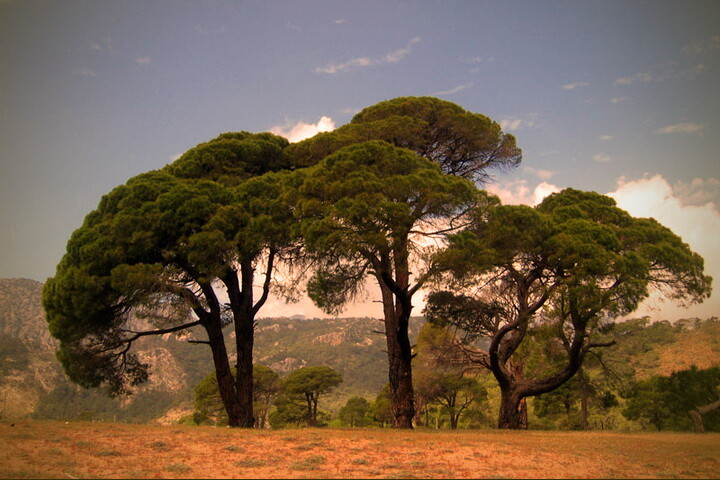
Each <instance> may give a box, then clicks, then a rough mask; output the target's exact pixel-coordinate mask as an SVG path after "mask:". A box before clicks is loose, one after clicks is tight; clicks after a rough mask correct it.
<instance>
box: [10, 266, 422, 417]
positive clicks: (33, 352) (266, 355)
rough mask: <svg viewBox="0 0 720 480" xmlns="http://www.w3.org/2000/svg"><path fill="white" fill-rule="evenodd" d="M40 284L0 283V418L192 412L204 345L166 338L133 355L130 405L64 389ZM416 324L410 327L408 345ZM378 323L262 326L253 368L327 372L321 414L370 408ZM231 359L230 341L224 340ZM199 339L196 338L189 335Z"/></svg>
mask: <svg viewBox="0 0 720 480" xmlns="http://www.w3.org/2000/svg"><path fill="white" fill-rule="evenodd" d="M41 297H42V284H41V283H39V282H36V281H33V280H27V279H0V417H11V418H18V417H23V416H27V415H31V414H33V415H34V416H36V417H40V418H57V419H69V418H77V417H80V418H95V419H115V420H123V421H139V422H144V421H148V420H151V419H154V418H158V417H164V416H166V415H165V414H166V412H167V411H174V412H175V414H174V415H172V414H171V415H170V416H169V418H174V417H177V416H178V415H180V414H181V413H184V412H186V411H187V409H188V408H189V407H190V406H191V405H192V400H193V387H194V386H195V385H196V384H197V383H198V382H199V381H200V380H201V379H202V378H204V377H205V376H206V375H207V374H209V373H210V372H211V371H212V361H211V358H210V355H209V351H208V350H207V347H206V346H205V345H198V344H189V343H187V342H186V341H183V340H179V339H178V338H177V337H175V336H173V335H165V336H162V337H146V338H143V339H142V342H138V345H137V346H138V353H139V355H140V357H141V358H142V359H143V360H146V361H147V362H148V363H149V364H150V365H151V366H152V368H151V375H150V380H149V382H148V383H146V384H145V385H143V386H142V387H141V388H139V389H138V391H137V393H135V394H134V395H132V396H131V397H127V398H121V399H109V398H107V397H106V396H105V395H104V394H103V392H102V391H99V390H84V389H81V388H79V387H77V386H76V385H74V384H72V383H70V382H69V381H68V380H67V379H66V378H65V376H64V374H63V373H62V369H61V367H60V366H59V364H58V362H57V361H56V359H55V349H56V346H57V342H56V340H55V339H53V338H52V337H51V336H50V334H49V332H48V330H47V324H46V322H45V318H44V312H43V310H42V306H41ZM420 324H421V320H420V319H418V318H415V319H413V321H412V324H411V336H412V337H414V336H415V335H416V334H417V332H418V330H419V327H420ZM379 329H382V323H381V322H380V321H378V320H377V319H372V318H337V319H305V318H302V317H293V318H265V319H260V320H259V321H258V328H257V333H256V342H255V358H256V362H258V363H262V364H265V365H268V366H270V367H271V368H273V369H274V370H276V371H277V372H278V373H280V374H281V375H286V374H287V373H289V372H290V371H292V370H295V369H297V368H300V367H302V366H306V365H328V366H330V367H332V368H335V369H336V370H338V371H340V372H341V373H342V375H343V378H344V382H343V384H342V386H341V387H340V388H339V389H338V390H337V391H336V392H335V393H334V394H333V395H332V396H328V397H327V398H326V399H325V405H323V406H322V407H323V408H325V409H329V410H332V411H336V410H338V409H339V408H340V406H342V404H343V403H344V400H345V399H346V398H347V397H348V396H350V395H364V396H366V397H367V398H368V400H371V399H372V398H373V397H374V396H375V395H376V394H377V392H379V391H380V390H381V389H382V387H383V385H384V384H385V382H387V373H386V372H387V367H386V362H387V359H386V354H385V353H384V349H385V339H384V336H383V335H381V334H378V333H377V332H375V330H379ZM228 333H229V334H228V347H229V350H230V351H231V352H232V351H233V350H234V348H233V346H232V343H233V342H232V333H230V332H228ZM193 335H194V336H195V337H196V338H203V333H202V332H201V331H196V332H194V334H193Z"/></svg>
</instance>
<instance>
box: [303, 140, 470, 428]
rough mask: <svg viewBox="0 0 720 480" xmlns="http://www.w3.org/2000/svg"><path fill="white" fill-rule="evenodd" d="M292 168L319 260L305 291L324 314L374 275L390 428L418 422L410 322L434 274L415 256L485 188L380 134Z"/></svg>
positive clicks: (311, 248) (310, 247)
mask: <svg viewBox="0 0 720 480" xmlns="http://www.w3.org/2000/svg"><path fill="white" fill-rule="evenodd" d="M294 173H295V175H294V177H293V178H292V180H291V181H292V184H291V186H290V189H289V191H291V192H293V193H294V194H295V195H296V198H294V199H293V202H292V203H294V204H295V205H297V210H296V212H297V215H298V216H299V218H300V219H301V224H300V226H301V232H302V237H303V239H304V242H305V246H306V249H307V251H308V253H309V254H310V255H312V256H313V257H314V258H315V260H316V261H317V264H318V269H317V271H316V272H315V273H314V276H313V278H312V279H311V280H310V281H309V282H308V286H307V290H308V294H309V296H310V297H311V298H312V299H313V301H314V302H315V304H316V305H318V306H319V307H320V308H322V309H324V310H325V311H326V312H329V313H337V312H338V311H340V310H341V308H342V307H343V306H344V305H345V304H346V303H347V302H349V301H350V300H352V299H353V298H354V297H355V296H356V295H357V294H358V293H359V292H360V291H361V289H362V287H363V281H364V279H365V276H366V274H369V275H371V276H372V277H373V278H374V279H375V281H376V282H377V284H378V286H379V289H380V293H381V298H382V303H383V313H384V322H385V336H386V340H387V353H388V361H389V378H390V385H391V390H392V393H393V415H394V420H393V425H394V426H395V427H401V428H412V418H413V416H414V413H415V412H414V406H413V388H412V368H411V359H412V352H411V348H410V340H409V337H408V323H409V320H410V315H411V312H412V298H413V295H414V294H415V293H416V292H417V291H418V289H420V288H421V287H422V286H423V285H424V284H425V283H426V281H427V280H428V278H430V276H431V275H432V274H433V273H434V272H433V267H432V265H429V264H426V265H423V263H422V262H421V261H420V262H416V263H415V265H414V267H416V268H418V269H421V268H423V266H424V267H425V270H424V271H420V272H419V273H418V274H417V275H416V276H415V278H414V279H413V278H411V276H412V273H411V270H410V266H411V256H412V255H413V254H418V253H421V241H423V239H425V238H427V237H430V236H433V235H435V236H441V235H443V234H444V232H446V231H447V230H448V229H450V230H452V229H453V227H454V223H453V222H455V221H456V219H457V218H458V217H460V216H461V215H462V213H463V212H464V211H465V210H467V208H469V206H470V205H473V204H474V203H475V202H476V201H478V199H479V198H482V194H480V193H479V192H478V191H477V190H476V189H475V187H474V186H473V184H472V183H471V182H470V181H468V180H465V179H462V178H458V177H454V176H450V175H446V174H443V173H442V171H441V170H440V168H439V167H438V166H437V165H435V164H433V163H432V162H430V161H428V160H426V159H424V158H421V157H419V156H417V155H416V154H414V153H413V152H411V151H409V150H406V149H401V148H397V147H394V146H392V145H390V144H388V143H386V142H380V141H369V142H365V143H362V144H359V145H350V146H348V147H345V148H343V149H340V150H338V151H337V152H336V153H334V154H332V155H330V156H328V157H326V158H324V159H323V160H322V161H321V162H320V163H319V164H317V165H315V166H313V167H309V168H306V169H301V170H297V171H296V172H294ZM439 222H443V224H442V226H437V224H438V223H439ZM448 224H449V226H448ZM417 256H418V255H416V257H417Z"/></svg>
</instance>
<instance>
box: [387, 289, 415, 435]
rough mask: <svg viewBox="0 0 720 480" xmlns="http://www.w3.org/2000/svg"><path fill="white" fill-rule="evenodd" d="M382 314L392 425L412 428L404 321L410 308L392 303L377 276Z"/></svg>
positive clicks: (407, 336) (409, 378)
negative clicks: (383, 318) (380, 293)
mask: <svg viewBox="0 0 720 480" xmlns="http://www.w3.org/2000/svg"><path fill="white" fill-rule="evenodd" d="M379 284H380V290H381V292H382V298H383V312H384V316H385V338H386V341H387V353H388V376H389V380H390V392H391V394H392V399H391V402H392V403H391V405H392V415H393V425H392V426H393V427H394V428H413V423H412V421H413V417H415V404H414V396H415V394H414V390H413V384H412V366H411V363H412V349H411V348H410V337H409V335H408V325H409V321H410V311H409V309H407V308H403V307H402V306H398V308H396V306H395V301H394V300H395V298H394V295H393V293H392V292H391V291H390V289H389V288H388V287H387V285H386V284H384V282H383V281H382V279H379Z"/></svg>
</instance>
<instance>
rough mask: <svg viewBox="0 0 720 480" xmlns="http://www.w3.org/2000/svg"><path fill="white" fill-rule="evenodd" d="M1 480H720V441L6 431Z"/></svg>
mask: <svg viewBox="0 0 720 480" xmlns="http://www.w3.org/2000/svg"><path fill="white" fill-rule="evenodd" d="M0 445H2V447H0V478H65V479H67V478H718V477H720V434H704V435H696V434H685V433H613V432H539V431H526V432H509V431H496V430H479V431H477V430H471V431H468V430H465V431H456V432H451V431H439V432H438V431H428V430H415V431H397V430H389V429H388V430H380V429H300V430H278V431H257V430H230V429H222V428H212V427H181V426H171V427H161V426H149V425H125V424H106V423H91V422H77V423H75V422H73V423H63V422H29V421H22V422H16V424H15V426H10V424H9V423H7V422H5V423H0Z"/></svg>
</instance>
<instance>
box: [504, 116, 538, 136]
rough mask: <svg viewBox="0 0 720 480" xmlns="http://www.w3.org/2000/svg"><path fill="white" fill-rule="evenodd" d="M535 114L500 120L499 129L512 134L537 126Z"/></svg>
mask: <svg viewBox="0 0 720 480" xmlns="http://www.w3.org/2000/svg"><path fill="white" fill-rule="evenodd" d="M536 119H537V114H534V113H532V114H529V115H525V116H524V117H509V118H504V119H502V120H500V122H498V123H500V128H502V129H503V130H505V131H506V132H514V131H516V130H521V129H523V128H530V127H534V126H536V125H537V121H536Z"/></svg>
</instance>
